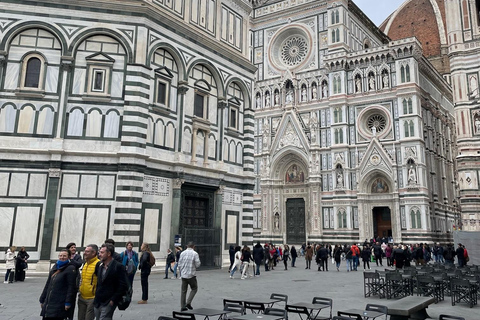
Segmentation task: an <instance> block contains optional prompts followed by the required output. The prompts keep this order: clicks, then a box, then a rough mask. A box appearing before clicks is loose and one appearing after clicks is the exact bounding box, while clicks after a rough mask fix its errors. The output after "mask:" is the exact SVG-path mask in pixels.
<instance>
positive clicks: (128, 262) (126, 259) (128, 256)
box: [120, 241, 139, 288]
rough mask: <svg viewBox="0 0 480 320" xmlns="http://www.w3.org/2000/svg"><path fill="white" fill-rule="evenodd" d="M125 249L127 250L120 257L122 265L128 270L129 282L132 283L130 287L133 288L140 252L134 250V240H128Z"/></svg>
mask: <svg viewBox="0 0 480 320" xmlns="http://www.w3.org/2000/svg"><path fill="white" fill-rule="evenodd" d="M125 249H126V250H125V251H123V252H122V253H121V254H120V258H121V259H122V265H123V266H124V267H125V271H126V272H127V278H128V283H129V284H130V287H131V288H133V278H134V277H135V273H136V272H137V268H138V263H139V261H138V253H137V252H135V250H133V242H132V241H128V242H127V245H126V246H125Z"/></svg>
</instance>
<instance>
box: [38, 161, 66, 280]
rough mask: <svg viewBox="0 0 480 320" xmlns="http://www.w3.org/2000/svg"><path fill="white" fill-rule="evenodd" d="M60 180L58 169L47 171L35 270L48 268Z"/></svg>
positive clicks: (46, 269)
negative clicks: (43, 216)
mask: <svg viewBox="0 0 480 320" xmlns="http://www.w3.org/2000/svg"><path fill="white" fill-rule="evenodd" d="M59 182H60V169H58V168H51V169H50V170H49V171H48V190H47V201H46V204H45V218H44V222H43V230H42V245H41V249H40V259H39V261H38V263H37V269H36V270H37V271H48V270H50V258H51V256H50V252H51V250H52V243H53V231H54V230H53V227H54V224H55V212H56V208H57V199H58V186H59Z"/></svg>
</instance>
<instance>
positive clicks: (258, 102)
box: [256, 95, 262, 109]
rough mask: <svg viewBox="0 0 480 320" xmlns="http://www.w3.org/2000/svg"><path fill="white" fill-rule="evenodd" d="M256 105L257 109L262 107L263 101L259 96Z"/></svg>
mask: <svg viewBox="0 0 480 320" xmlns="http://www.w3.org/2000/svg"><path fill="white" fill-rule="evenodd" d="M256 104H257V109H259V108H261V107H262V99H261V98H260V95H257V101H256Z"/></svg>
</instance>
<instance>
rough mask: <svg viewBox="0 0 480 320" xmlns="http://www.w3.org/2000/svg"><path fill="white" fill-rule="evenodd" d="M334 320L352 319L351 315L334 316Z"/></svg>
mask: <svg viewBox="0 0 480 320" xmlns="http://www.w3.org/2000/svg"><path fill="white" fill-rule="evenodd" d="M332 320H352V318H350V317H341V316H334V317H333V318H332Z"/></svg>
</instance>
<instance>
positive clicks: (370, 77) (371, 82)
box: [368, 74, 375, 91]
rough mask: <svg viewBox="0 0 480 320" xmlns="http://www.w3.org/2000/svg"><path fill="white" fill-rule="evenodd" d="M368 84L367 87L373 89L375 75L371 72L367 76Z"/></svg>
mask: <svg viewBox="0 0 480 320" xmlns="http://www.w3.org/2000/svg"><path fill="white" fill-rule="evenodd" d="M368 85H369V87H370V88H369V89H370V91H373V90H375V76H374V75H373V74H371V75H370V76H369V77H368Z"/></svg>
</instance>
